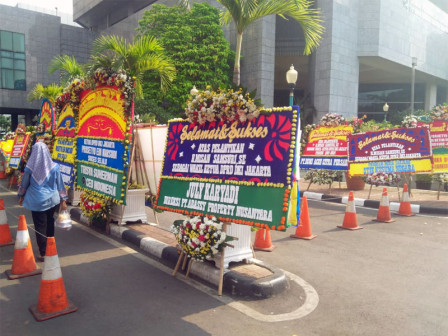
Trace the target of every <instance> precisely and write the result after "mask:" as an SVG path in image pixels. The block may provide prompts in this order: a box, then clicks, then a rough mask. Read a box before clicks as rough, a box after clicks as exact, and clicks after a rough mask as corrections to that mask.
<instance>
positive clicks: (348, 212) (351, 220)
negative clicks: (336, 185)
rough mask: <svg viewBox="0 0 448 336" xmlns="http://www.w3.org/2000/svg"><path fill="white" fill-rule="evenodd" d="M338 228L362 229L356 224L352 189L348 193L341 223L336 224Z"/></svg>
mask: <svg viewBox="0 0 448 336" xmlns="http://www.w3.org/2000/svg"><path fill="white" fill-rule="evenodd" d="M338 228H341V229H347V230H359V229H364V228H363V227H360V226H358V218H357V217H356V208H355V198H354V197H353V191H350V193H349V194H348V202H347V207H346V208H345V216H344V221H343V222H342V225H338Z"/></svg>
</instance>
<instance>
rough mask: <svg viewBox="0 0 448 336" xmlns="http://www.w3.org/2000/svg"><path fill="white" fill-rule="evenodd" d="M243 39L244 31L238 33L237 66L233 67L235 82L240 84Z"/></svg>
mask: <svg viewBox="0 0 448 336" xmlns="http://www.w3.org/2000/svg"><path fill="white" fill-rule="evenodd" d="M242 41H243V33H237V35H236V51H235V66H234V68H233V83H234V84H235V85H238V86H239V85H240V59H241V44H242Z"/></svg>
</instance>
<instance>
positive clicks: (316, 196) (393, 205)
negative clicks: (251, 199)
mask: <svg viewBox="0 0 448 336" xmlns="http://www.w3.org/2000/svg"><path fill="white" fill-rule="evenodd" d="M303 196H306V198H307V199H312V200H318V201H324V202H332V203H343V204H347V202H348V196H346V197H340V196H335V195H327V194H321V193H315V192H310V191H300V197H303ZM355 205H356V206H363V207H367V208H374V209H378V208H379V207H380V201H372V200H366V199H362V198H355ZM389 207H390V210H391V211H395V212H398V209H399V208H400V203H398V202H390V203H389ZM411 211H412V212H413V213H416V214H422V213H424V214H431V215H448V208H437V207H428V206H421V205H419V204H411Z"/></svg>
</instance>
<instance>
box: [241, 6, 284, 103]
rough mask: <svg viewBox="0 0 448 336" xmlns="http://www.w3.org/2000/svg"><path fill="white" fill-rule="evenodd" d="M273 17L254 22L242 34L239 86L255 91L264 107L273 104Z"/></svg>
mask: <svg viewBox="0 0 448 336" xmlns="http://www.w3.org/2000/svg"><path fill="white" fill-rule="evenodd" d="M275 19H276V18H275V16H274V15H270V16H268V17H264V18H262V19H260V20H258V21H255V22H254V23H253V24H252V25H251V26H250V27H248V28H247V29H246V31H245V32H244V34H243V46H242V54H241V56H242V59H241V85H242V86H244V87H247V88H248V89H249V91H252V90H254V89H257V97H261V102H262V103H263V105H264V106H265V107H272V106H273V104H274V75H275Z"/></svg>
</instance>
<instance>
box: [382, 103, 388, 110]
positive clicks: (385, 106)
mask: <svg viewBox="0 0 448 336" xmlns="http://www.w3.org/2000/svg"><path fill="white" fill-rule="evenodd" d="M383 111H384V112H387V111H389V105H387V103H385V104H384V105H383Z"/></svg>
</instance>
